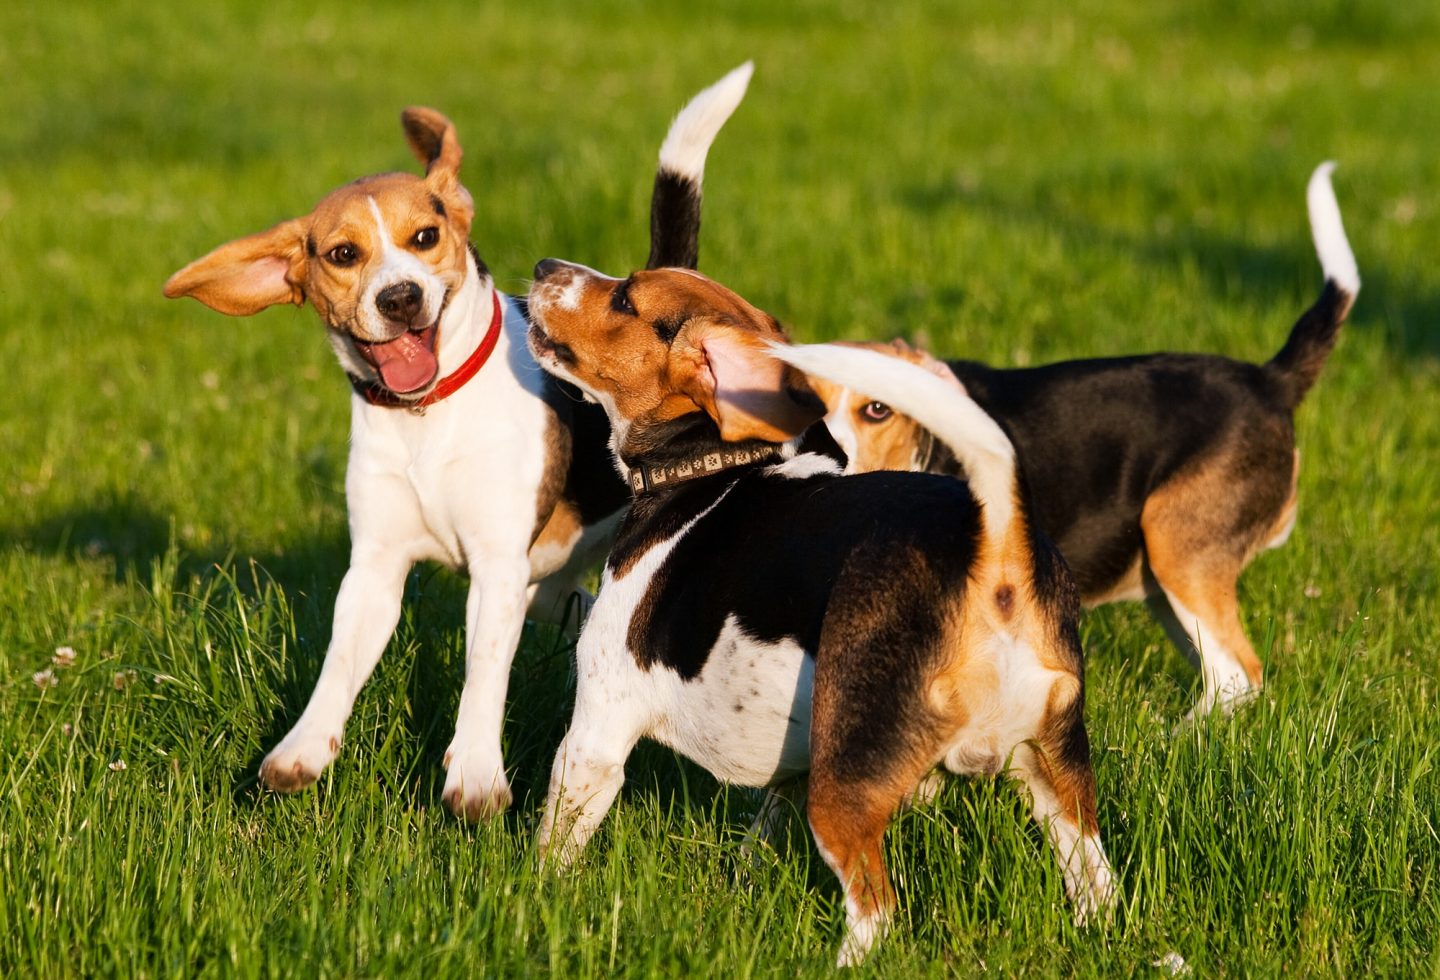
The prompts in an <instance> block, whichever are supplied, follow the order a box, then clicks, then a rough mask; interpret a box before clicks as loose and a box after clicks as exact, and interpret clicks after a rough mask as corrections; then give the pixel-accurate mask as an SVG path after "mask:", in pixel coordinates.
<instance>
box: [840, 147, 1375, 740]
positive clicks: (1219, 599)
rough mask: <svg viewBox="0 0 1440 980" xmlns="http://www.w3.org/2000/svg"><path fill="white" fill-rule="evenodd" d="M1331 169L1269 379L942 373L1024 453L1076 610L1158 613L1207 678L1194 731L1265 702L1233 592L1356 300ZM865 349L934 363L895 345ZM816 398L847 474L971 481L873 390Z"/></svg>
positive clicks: (1040, 516) (1171, 360) (951, 366)
mask: <svg viewBox="0 0 1440 980" xmlns="http://www.w3.org/2000/svg"><path fill="white" fill-rule="evenodd" d="M1333 168H1334V164H1331V163H1326V164H1324V165H1322V166H1321V167H1319V168H1318V169H1317V170H1316V171H1315V173H1314V175H1313V176H1312V177H1311V179H1310V184H1309V188H1308V194H1307V197H1308V202H1309V212H1310V223H1311V227H1312V230H1313V233H1314V238H1315V246H1316V250H1317V251H1318V253H1319V257H1320V263H1321V266H1322V267H1323V269H1324V274H1325V284H1324V288H1323V289H1322V291H1321V293H1320V297H1319V299H1317V300H1316V301H1315V303H1314V305H1313V306H1311V307H1310V308H1309V309H1308V310H1306V311H1305V312H1304V313H1303V314H1302V315H1301V316H1300V319H1299V320H1298V321H1297V322H1296V324H1295V326H1294V328H1293V329H1292V330H1291V332H1290V337H1289V339H1288V340H1287V341H1286V342H1285V346H1284V347H1283V348H1281V350H1280V352H1279V353H1278V354H1276V355H1275V356H1274V357H1273V358H1271V359H1270V360H1269V361H1268V362H1266V363H1265V364H1249V363H1246V362H1243V361H1235V360H1231V359H1229V358H1226V357H1219V356H1213V355H1204V354H1151V355H1146V356H1140V357H1121V358H1105V359H1100V360H1084V361H1064V362H1061V363H1059V364H1051V365H1049V366H1046V367H1038V368H1020V369H1000V368H992V367H987V366H986V365H984V364H979V363H976V362H974V361H950V362H948V364H947V365H946V366H945V367H942V368H941V370H945V368H946V367H948V371H949V372H950V373H952V374H953V376H954V377H955V378H956V379H958V380H959V382H960V383H961V384H963V385H964V388H965V390H966V391H967V392H969V394H970V396H971V397H972V398H974V399H975V401H977V402H979V404H980V406H981V407H982V408H984V409H985V411H986V412H988V413H989V414H990V415H991V416H992V417H994V418H995V420H996V421H998V422H999V423H1000V424H1001V426H1003V427H1004V429H1005V431H1006V432H1008V433H1009V435H1010V438H1011V439H1012V440H1013V441H1014V443H1015V451H1016V453H1017V454H1018V455H1019V457H1020V464H1021V467H1022V469H1023V470H1024V472H1025V478H1026V481H1027V482H1028V484H1029V486H1030V490H1031V492H1032V493H1033V494H1034V510H1035V517H1036V519H1037V520H1038V521H1039V523H1040V527H1041V528H1043V529H1044V531H1045V533H1047V534H1048V535H1050V536H1051V537H1052V538H1053V539H1054V540H1055V543H1056V544H1057V545H1058V546H1059V548H1060V552H1061V554H1063V555H1064V556H1065V560H1066V561H1067V562H1068V563H1069V565H1070V568H1071V571H1072V572H1073V573H1074V575H1075V579H1076V582H1077V584H1078V585H1079V587H1080V595H1081V599H1082V601H1083V602H1084V603H1085V604H1086V605H1089V606H1095V605H1099V604H1101V603H1106V602H1116V601H1120V600H1130V599H1146V600H1148V602H1149V604H1150V607H1151V609H1152V610H1153V611H1154V613H1155V615H1156V616H1157V618H1159V619H1160V621H1161V622H1162V623H1163V624H1164V626H1165V628H1166V631H1167V633H1168V634H1169V636H1170V637H1171V639H1172V640H1173V641H1174V642H1175V644H1176V645H1177V646H1178V647H1179V648H1180V649H1181V650H1182V651H1184V652H1185V654H1186V655H1187V656H1188V657H1189V658H1190V660H1191V661H1192V662H1193V663H1195V664H1196V666H1197V667H1198V668H1199V669H1200V671H1201V675H1202V677H1203V692H1202V694H1201V696H1200V698H1199V701H1198V703H1197V704H1196V705H1195V707H1194V708H1193V709H1192V710H1191V712H1190V716H1191V717H1194V716H1195V715H1196V714H1199V713H1204V712H1208V711H1210V710H1211V709H1212V708H1214V707H1216V706H1217V705H1218V706H1220V707H1221V708H1224V709H1229V708H1230V707H1232V706H1234V705H1235V704H1237V703H1239V702H1242V701H1243V700H1245V699H1246V698H1248V697H1250V696H1252V695H1253V693H1254V692H1255V691H1256V690H1257V689H1258V688H1259V687H1260V683H1261V666H1260V660H1259V658H1258V657H1256V655H1255V651H1254V648H1253V647H1252V646H1251V645H1250V641H1249V639H1248V638H1247V637H1246V635H1245V631H1244V629H1243V628H1242V627H1241V625H1240V609H1239V605H1238V602H1237V599H1236V579H1237V578H1238V577H1239V575H1240V572H1241V571H1242V570H1243V569H1244V568H1245V566H1246V565H1247V564H1248V563H1249V562H1250V560H1251V559H1252V558H1254V557H1255V556H1256V555H1257V554H1258V553H1259V552H1261V551H1263V550H1265V549H1267V548H1275V547H1278V546H1279V545H1281V544H1283V543H1284V542H1285V540H1286V539H1287V538H1288V537H1289V535H1290V531H1291V529H1292V528H1293V527H1294V526H1295V512H1296V496H1295V489H1296V477H1297V475H1298V472H1299V465H1300V453H1299V451H1298V450H1297V449H1296V448H1295V426H1294V413H1295V409H1296V407H1297V406H1298V405H1299V404H1300V400H1301V399H1302V398H1303V397H1304V396H1305V393H1306V392H1307V391H1308V390H1309V389H1310V386H1311V385H1313V384H1314V383H1315V380H1316V378H1317V377H1318V376H1319V374H1320V370H1321V368H1322V367H1323V366H1324V364H1325V359H1326V357H1327V355H1328V354H1329V353H1330V350H1331V348H1332V347H1333V346H1334V344H1335V340H1336V337H1337V335H1338V333H1339V330H1340V326H1341V324H1342V323H1344V321H1345V317H1346V315H1347V314H1348V313H1349V310H1350V307H1351V305H1352V304H1353V303H1354V301H1355V296H1356V294H1357V292H1358V291H1359V289H1360V277H1359V273H1358V272H1357V270H1356V265H1355V256H1354V255H1353V253H1352V252H1351V251H1350V244H1349V242H1348V241H1347V240H1346V237H1345V229H1344V226H1343V225H1342V224H1341V221H1340V209H1339V205H1338V204H1337V203H1336V201H1335V191H1334V189H1333V188H1332V186H1331V183H1330V172H1331V170H1332V169H1333ZM870 346H872V347H873V348H874V349H878V350H883V351H886V352H887V353H889V354H891V355H892V356H895V357H899V358H903V359H907V360H910V361H913V362H916V363H926V364H938V363H939V362H937V361H934V359H933V358H930V357H929V355H926V354H923V353H921V352H919V351H915V350H912V349H911V348H909V347H908V346H906V345H905V344H903V343H898V344H897V345H894V346H892V345H880V344H876V345H870ZM815 390H816V392H817V393H818V394H819V395H820V397H821V398H822V399H823V400H824V402H825V405H826V410H827V414H826V419H825V420H826V423H827V425H828V427H829V429H830V432H831V434H832V435H833V436H834V437H835V441H836V442H837V443H838V444H839V445H840V447H841V448H842V449H843V450H844V452H845V453H846V455H847V456H848V457H849V463H848V466H847V472H852V473H860V472H868V471H873V470H919V471H925V472H931V473H944V474H949V475H951V476H960V475H963V473H964V466H963V465H962V463H961V461H960V460H958V459H956V457H955V455H954V454H953V453H951V452H949V451H948V450H947V449H946V447H945V446H944V445H943V443H942V442H940V441H938V440H936V439H935V438H934V437H933V435H932V434H931V433H930V432H928V431H927V429H926V427H925V426H924V425H923V424H921V423H920V422H919V421H918V420H917V419H915V418H912V417H906V415H904V414H901V413H898V412H896V411H895V410H894V409H895V407H896V406H894V405H892V404H890V403H888V401H887V400H886V399H884V398H880V397H877V396H876V395H875V394H874V393H873V392H870V391H869V390H868V389H867V388H866V387H865V385H864V384H863V383H862V384H859V385H857V386H855V387H854V388H853V389H851V388H845V387H842V386H839V385H833V384H827V383H824V382H819V383H817V384H816V386H815ZM860 392H865V394H860Z"/></svg>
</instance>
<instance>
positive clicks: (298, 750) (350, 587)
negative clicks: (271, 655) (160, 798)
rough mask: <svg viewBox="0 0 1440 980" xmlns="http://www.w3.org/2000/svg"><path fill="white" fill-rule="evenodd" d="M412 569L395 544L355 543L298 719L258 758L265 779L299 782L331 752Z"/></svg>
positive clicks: (391, 628)
mask: <svg viewBox="0 0 1440 980" xmlns="http://www.w3.org/2000/svg"><path fill="white" fill-rule="evenodd" d="M409 570H410V561H409V559H408V558H403V557H402V558H398V559H397V558H396V556H395V553H394V551H393V550H390V549H374V550H371V549H355V553H354V554H353V555H352V563H351V565H350V570H349V571H347V572H346V573H345V579H344V581H342V582H341V583H340V594H339V595H338V596H337V598H336V600H335V625H334V629H333V631H332V633H331V636H330V646H329V649H327V650H326V651H325V663H324V665H323V666H322V667H321V668H320V679H319V680H318V681H317V682H316V684H315V690H314V692H313V693H312V694H311V695H310V701H309V703H308V704H307V705H306V706H305V711H304V712H303V713H302V714H301V715H300V720H299V721H297V722H296V723H295V727H293V728H292V729H290V732H289V734H288V735H286V736H285V738H284V739H282V740H281V742H280V744H279V745H277V746H276V747H275V748H274V749H272V750H271V752H270V754H269V755H267V756H266V757H265V761H264V762H262V763H261V764H260V778H261V780H263V781H264V783H265V785H266V786H269V787H270V788H271V789H274V790H279V791H281V792H286V793H289V792H293V791H295V790H298V789H303V788H304V787H306V786H309V785H310V784H311V783H313V782H315V780H316V779H318V778H319V777H320V773H321V772H323V771H324V769H325V767H326V766H328V765H329V764H330V762H331V760H333V759H334V758H335V754H336V753H337V752H338V751H339V750H340V740H341V736H342V734H343V732H344V729H345V722H346V720H347V719H348V718H349V717H350V711H351V709H353V708H354V707H355V698H356V696H357V695H358V694H359V693H360V688H361V687H363V686H364V685H365V681H366V680H367V679H369V677H370V674H371V672H372V671H374V669H375V665H376V664H377V663H379V661H380V655H381V654H382V653H384V652H385V647H386V645H387V644H389V642H390V636H391V634H392V633H394V632H395V624H396V623H397V622H398V621H399V619H400V599H401V596H402V594H403V592H404V589H405V575H406V573H407V572H408V571H409Z"/></svg>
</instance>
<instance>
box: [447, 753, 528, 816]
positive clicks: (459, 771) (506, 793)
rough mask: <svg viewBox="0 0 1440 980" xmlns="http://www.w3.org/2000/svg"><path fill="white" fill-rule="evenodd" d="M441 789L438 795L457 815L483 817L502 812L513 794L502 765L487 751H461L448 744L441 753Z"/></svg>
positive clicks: (506, 808) (507, 807)
mask: <svg viewBox="0 0 1440 980" xmlns="http://www.w3.org/2000/svg"><path fill="white" fill-rule="evenodd" d="M445 769H446V773H447V774H446V776H445V792H444V793H443V794H441V799H443V800H444V801H445V805H446V806H448V807H449V808H450V811H451V812H452V813H454V814H455V816H457V817H461V818H463V819H465V820H469V821H472V822H473V821H477V820H483V819H485V818H486V817H494V816H498V815H499V814H502V813H504V812H505V811H506V810H508V809H509V808H510V804H511V802H512V801H513V798H512V796H511V794H510V781H509V780H508V779H506V778H505V767H504V765H503V764H502V763H501V762H500V761H499V760H498V758H496V757H494V756H493V754H491V753H486V752H480V751H472V752H468V753H466V752H463V751H459V750H457V749H455V748H454V747H453V746H452V747H451V749H450V751H449V752H446V753H445Z"/></svg>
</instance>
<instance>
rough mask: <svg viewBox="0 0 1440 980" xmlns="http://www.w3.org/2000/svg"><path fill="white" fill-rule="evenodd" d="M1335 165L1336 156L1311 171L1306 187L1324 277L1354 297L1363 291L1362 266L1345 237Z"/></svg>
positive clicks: (1311, 225)
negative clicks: (1334, 179)
mask: <svg viewBox="0 0 1440 980" xmlns="http://www.w3.org/2000/svg"><path fill="white" fill-rule="evenodd" d="M1334 169H1335V162H1334V161H1333V160H1327V161H1325V162H1324V163H1322V164H1320V166H1318V167H1316V168H1315V172H1314V173H1313V174H1311V175H1310V185H1309V186H1308V187H1307V188H1306V189H1305V200H1306V203H1307V204H1308V205H1309V208H1310V232H1311V234H1312V235H1313V236H1314V237H1315V252H1316V254H1318V255H1319V256H1320V267H1321V268H1322V269H1324V270H1325V278H1326V279H1328V280H1330V281H1331V282H1333V283H1335V285H1337V286H1339V287H1340V288H1341V289H1342V290H1344V291H1345V292H1346V293H1347V294H1349V295H1350V296H1351V297H1352V298H1353V297H1354V296H1355V294H1356V293H1358V292H1359V291H1360V269H1359V267H1358V266H1356V264H1355V253H1354V252H1352V251H1351V250H1350V240H1349V239H1347V238H1346V237H1345V225H1344V223H1342V222H1341V220H1340V204H1339V202H1338V201H1336V200H1335V188H1334V187H1333V186H1332V185H1331V183H1330V173H1331V171H1333V170H1334Z"/></svg>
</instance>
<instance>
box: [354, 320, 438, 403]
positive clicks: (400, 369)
mask: <svg viewBox="0 0 1440 980" xmlns="http://www.w3.org/2000/svg"><path fill="white" fill-rule="evenodd" d="M369 353H370V357H371V358H372V359H373V360H374V361H375V367H376V369H377V370H378V371H379V372H380V377H381V378H382V379H384V381H385V387H387V388H389V389H390V390H391V391H393V392H395V393H396V394H400V395H404V394H407V393H409V392H412V391H415V390H416V389H417V388H423V387H425V386H426V385H427V384H429V383H430V379H431V378H433V377H435V372H436V371H438V370H439V369H440V365H439V364H437V363H436V361H435V352H434V351H432V350H431V349H430V348H429V347H428V346H426V344H425V342H424V341H422V340H421V339H420V338H419V337H417V336H416V335H415V334H413V333H402V334H401V335H400V336H398V337H396V338H395V339H394V340H391V341H389V342H387V343H384V344H372V345H371V346H370V350H369Z"/></svg>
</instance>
